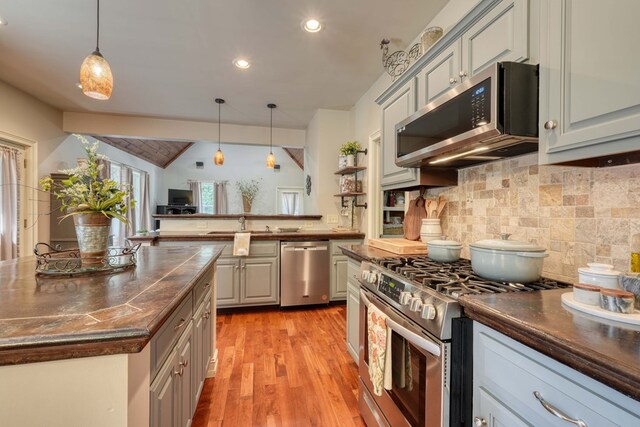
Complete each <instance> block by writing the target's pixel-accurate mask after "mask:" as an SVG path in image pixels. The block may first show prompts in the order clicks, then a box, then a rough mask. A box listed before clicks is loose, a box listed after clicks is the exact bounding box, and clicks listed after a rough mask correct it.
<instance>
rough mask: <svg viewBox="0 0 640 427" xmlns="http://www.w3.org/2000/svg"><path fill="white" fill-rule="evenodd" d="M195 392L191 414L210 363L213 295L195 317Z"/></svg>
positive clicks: (193, 391)
mask: <svg viewBox="0 0 640 427" xmlns="http://www.w3.org/2000/svg"><path fill="white" fill-rule="evenodd" d="M193 335H194V343H193V345H194V347H193V350H194V352H193V384H192V387H193V390H192V395H193V396H195V398H194V399H193V401H192V402H191V412H192V413H193V412H195V410H196V406H197V404H198V400H199V399H200V394H201V393H202V389H203V387H204V380H205V378H206V376H207V370H208V367H209V362H210V361H211V352H212V339H213V334H212V319H211V293H209V294H207V296H205V298H204V300H203V301H202V303H201V304H200V307H199V308H198V309H197V310H196V312H195V314H194V315H193Z"/></svg>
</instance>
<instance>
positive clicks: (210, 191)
mask: <svg viewBox="0 0 640 427" xmlns="http://www.w3.org/2000/svg"><path fill="white" fill-rule="evenodd" d="M215 194H216V191H215V184H214V183H213V182H202V183H200V213H206V214H212V213H215V201H216V197H215Z"/></svg>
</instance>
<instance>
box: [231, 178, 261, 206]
mask: <svg viewBox="0 0 640 427" xmlns="http://www.w3.org/2000/svg"><path fill="white" fill-rule="evenodd" d="M236 187H237V188H238V190H239V191H240V194H241V195H242V198H243V199H247V200H248V201H249V203H250V204H251V203H253V200H254V199H255V198H256V196H257V195H258V192H259V191H260V181H259V180H257V179H241V180H239V181H238V182H236Z"/></svg>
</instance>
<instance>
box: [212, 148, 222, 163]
mask: <svg viewBox="0 0 640 427" xmlns="http://www.w3.org/2000/svg"><path fill="white" fill-rule="evenodd" d="M213 163H214V164H215V165H216V166H222V165H223V164H224V154H222V150H221V149H220V148H218V151H216V154H215V155H214V156H213Z"/></svg>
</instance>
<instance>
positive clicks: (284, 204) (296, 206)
mask: <svg viewBox="0 0 640 427" xmlns="http://www.w3.org/2000/svg"><path fill="white" fill-rule="evenodd" d="M302 191H303V189H302V187H278V188H277V189H276V208H277V209H278V214H283V215H300V214H301V213H302V194H303V192H302Z"/></svg>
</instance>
